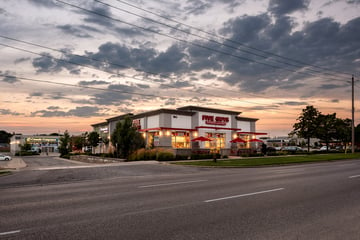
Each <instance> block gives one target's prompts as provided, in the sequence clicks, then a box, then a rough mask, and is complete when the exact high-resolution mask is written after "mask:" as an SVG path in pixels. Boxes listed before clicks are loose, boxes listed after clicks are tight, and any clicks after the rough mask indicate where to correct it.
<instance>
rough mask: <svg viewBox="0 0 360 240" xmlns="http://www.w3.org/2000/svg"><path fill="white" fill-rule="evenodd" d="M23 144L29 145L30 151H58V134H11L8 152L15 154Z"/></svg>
mask: <svg viewBox="0 0 360 240" xmlns="http://www.w3.org/2000/svg"><path fill="white" fill-rule="evenodd" d="M24 144H30V145H31V151H34V152H38V153H41V152H43V153H50V152H58V147H59V144H60V136H42V135H17V134H16V135H13V136H12V137H11V139H10V152H11V153H12V154H15V153H17V152H20V150H21V146H23V145H24Z"/></svg>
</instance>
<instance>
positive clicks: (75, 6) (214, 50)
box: [55, 0, 339, 81]
mask: <svg viewBox="0 0 360 240" xmlns="http://www.w3.org/2000/svg"><path fill="white" fill-rule="evenodd" d="M55 1H57V2H60V3H63V4H64V5H68V6H71V7H73V8H77V9H80V10H82V11H85V12H88V13H91V14H94V15H98V16H101V17H104V18H108V19H110V20H113V21H116V22H120V23H123V24H126V25H129V26H132V27H136V28H140V29H142V30H145V31H149V32H152V33H155V34H158V35H161V36H165V37H168V38H171V39H174V40H176V41H179V42H183V43H186V44H190V45H193V46H196V47H199V48H203V49H206V50H209V51H213V52H216V53H220V54H223V55H227V56H231V57H234V58H236V59H239V60H242V61H246V62H254V63H258V64H261V65H264V66H267V67H271V68H275V69H282V70H286V71H289V72H293V73H296V74H301V75H310V76H316V75H314V74H310V73H305V72H297V71H294V70H292V69H287V68H284V67H281V66H275V65H271V64H268V63H264V62H259V61H256V60H254V59H250V58H246V57H242V56H238V55H234V54H232V53H228V52H223V51H220V50H218V49H213V48H210V47H207V46H203V45H201V44H197V43H194V42H190V41H187V40H184V39H180V38H177V37H174V36H171V35H168V34H165V33H160V32H157V31H155V30H153V29H149V28H146V27H142V26H139V25H136V24H133V23H129V22H126V21H123V20H120V19H117V18H113V17H110V16H108V15H105V14H102V13H98V12H95V11H92V10H88V9H85V8H82V7H80V6H77V5H74V4H71V3H67V2H64V1H61V0H55ZM330 80H335V81H339V79H330Z"/></svg>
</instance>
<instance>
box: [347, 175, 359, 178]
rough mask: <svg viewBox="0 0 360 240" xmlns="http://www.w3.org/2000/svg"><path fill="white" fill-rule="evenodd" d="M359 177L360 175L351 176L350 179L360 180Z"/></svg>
mask: <svg viewBox="0 0 360 240" xmlns="http://www.w3.org/2000/svg"><path fill="white" fill-rule="evenodd" d="M358 177H360V175H354V176H350V177H349V178H358Z"/></svg>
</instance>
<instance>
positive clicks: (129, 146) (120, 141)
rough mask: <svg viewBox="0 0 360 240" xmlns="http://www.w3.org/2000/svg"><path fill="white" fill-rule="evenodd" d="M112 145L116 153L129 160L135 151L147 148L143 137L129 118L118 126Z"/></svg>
mask: <svg viewBox="0 0 360 240" xmlns="http://www.w3.org/2000/svg"><path fill="white" fill-rule="evenodd" d="M111 143H112V144H113V146H115V148H116V152H117V153H118V154H120V156H121V157H124V158H128V156H129V155H130V154H131V153H132V152H134V151H135V150H137V149H140V148H143V147H145V141H144V139H143V137H142V136H141V134H140V133H139V132H138V131H137V129H136V128H135V127H133V125H132V121H131V119H130V118H129V117H126V118H125V119H124V120H122V121H120V122H118V123H117V124H116V128H115V130H114V132H113V134H112V135H111Z"/></svg>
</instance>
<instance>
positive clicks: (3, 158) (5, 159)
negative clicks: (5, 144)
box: [0, 154, 11, 161]
mask: <svg viewBox="0 0 360 240" xmlns="http://www.w3.org/2000/svg"><path fill="white" fill-rule="evenodd" d="M10 160H11V157H10V156H7V155H2V154H0V161H10Z"/></svg>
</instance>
